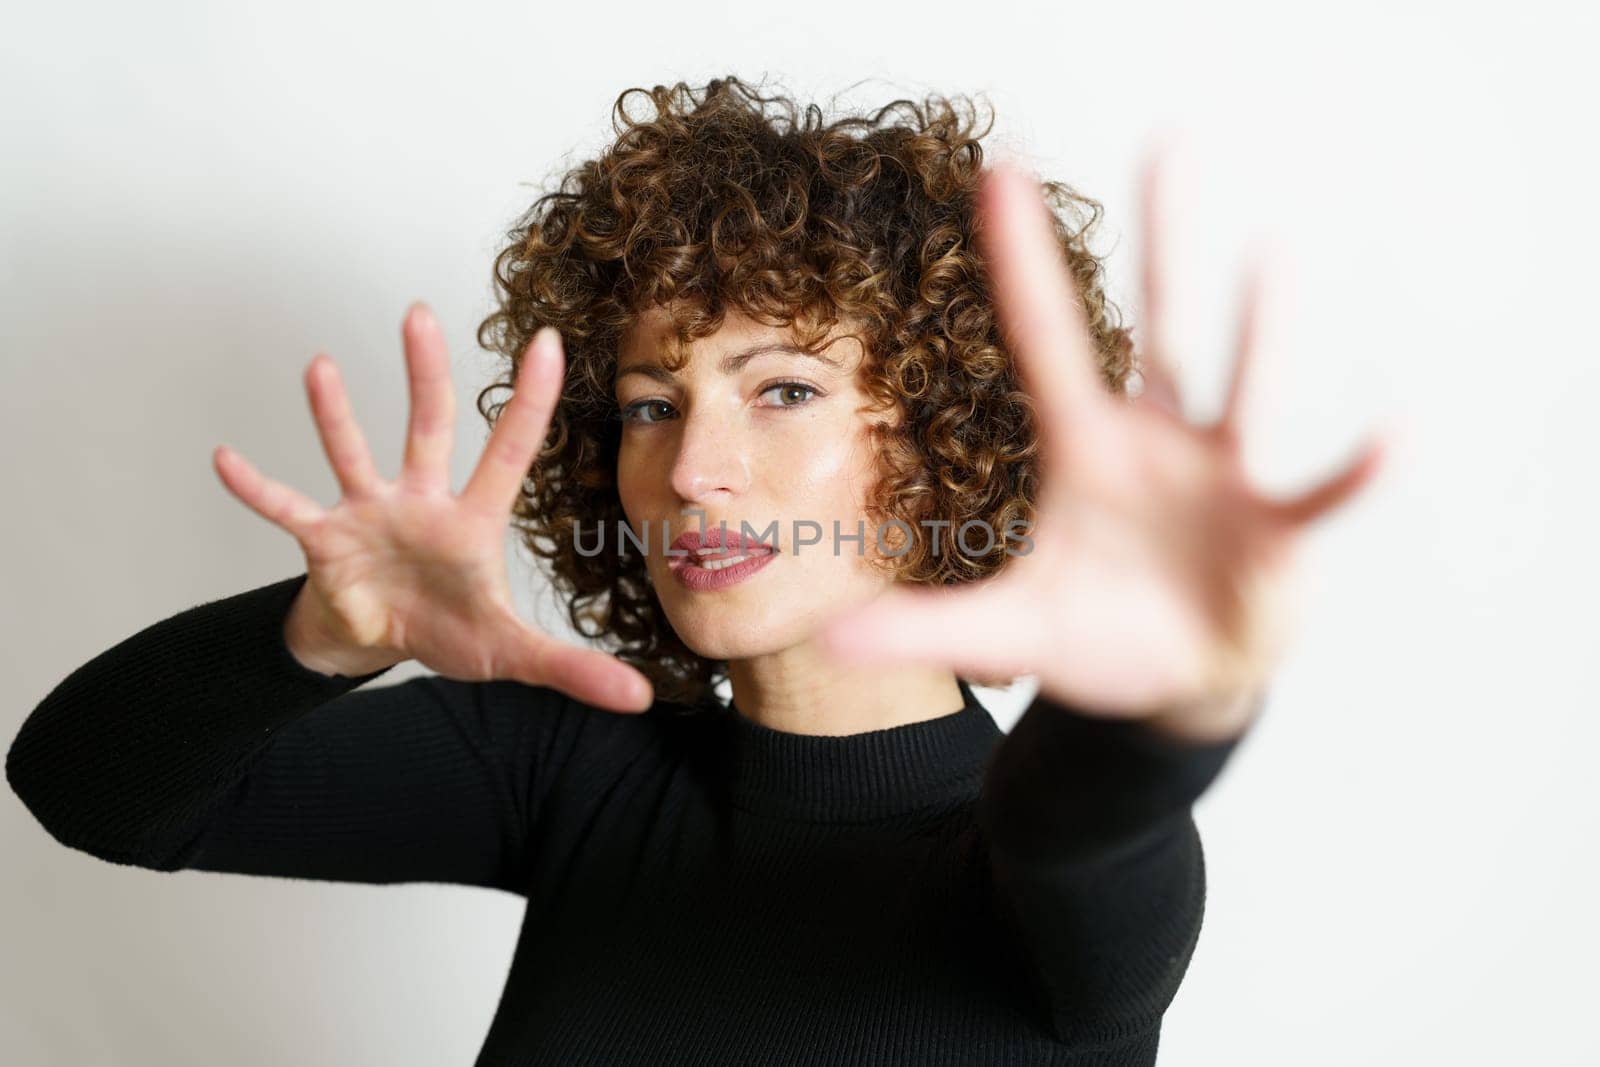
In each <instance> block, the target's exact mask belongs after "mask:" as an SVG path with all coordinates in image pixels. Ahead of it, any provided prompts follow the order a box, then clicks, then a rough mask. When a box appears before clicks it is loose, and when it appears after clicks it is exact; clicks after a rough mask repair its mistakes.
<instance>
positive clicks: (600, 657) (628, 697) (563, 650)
mask: <svg viewBox="0 0 1600 1067" xmlns="http://www.w3.org/2000/svg"><path fill="white" fill-rule="evenodd" d="M506 640H507V644H509V645H510V646H511V647H509V648H507V649H506V650H505V655H503V656H501V657H497V662H500V663H504V664H506V666H507V670H508V672H509V676H510V677H512V678H514V679H515V680H517V681H519V682H522V683H523V684H524V685H542V686H549V687H550V688H552V689H559V690H560V691H561V692H563V693H566V694H567V695H568V696H570V697H572V698H573V699H574V700H578V701H581V702H582V703H585V704H590V705H593V706H594V707H597V708H603V709H605V710H607V711H617V712H641V711H645V710H648V709H649V708H650V706H651V705H652V704H653V703H654V702H655V690H654V687H653V686H652V685H651V684H650V680H649V679H648V678H646V677H645V676H644V674H642V673H641V672H640V671H639V670H638V669H637V668H635V667H632V666H630V665H628V664H626V663H624V662H622V661H621V660H620V659H618V658H617V657H615V656H613V655H611V654H609V653H606V652H601V651H599V650H598V649H593V648H584V647H582V646H579V645H576V644H571V643H569V642H566V641H560V640H557V639H556V638H554V637H551V636H550V635H549V634H546V633H541V632H540V631H538V630H535V629H533V628H532V627H530V626H527V625H526V624H523V623H521V622H520V620H519V623H518V626H517V627H516V629H515V630H514V631H508V633H507V638H506Z"/></svg>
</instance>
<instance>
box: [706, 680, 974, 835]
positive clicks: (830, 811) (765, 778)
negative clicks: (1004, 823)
mask: <svg viewBox="0 0 1600 1067" xmlns="http://www.w3.org/2000/svg"><path fill="white" fill-rule="evenodd" d="M957 682H958V683H959V685H960V687H961V698H962V707H961V709H960V710H959V711H955V712H951V713H949V714H946V715H940V716H937V717H935V718H932V719H924V720H921V721H920V722H911V723H903V724H901V725H899V726H890V727H887V728H884V729H881V730H867V731H864V732H861V733H854V734H845V735H842V736H829V735H821V734H797V733H789V732H787V731H783V730H774V729H772V728H771V727H769V726H764V725H762V724H760V723H757V722H755V721H753V720H751V719H747V718H745V716H744V715H743V714H741V713H740V712H739V710H738V708H737V706H735V705H734V704H732V703H731V702H730V703H729V704H728V705H727V706H726V709H725V714H724V715H723V716H721V718H722V720H723V722H724V734H723V736H724V739H725V742H726V746H727V747H726V748H725V750H724V751H725V755H726V757H727V761H728V762H727V764H726V772H727V773H726V778H725V782H726V785H727V788H728V795H729V800H730V801H731V802H732V803H733V804H734V806H735V807H739V808H743V809H745V810H747V811H756V812H761V813H763V814H769V815H777V816H781V817H785V818H792V819H801V820H805V821H812V822H864V821H867V820H871V819H880V818H887V817H892V816H895V815H903V814H908V813H911V812H914V811H918V810H922V809H926V808H932V807H936V806H944V805H948V804H951V803H954V802H957V801H959V800H962V799H970V798H972V797H975V796H976V795H977V786H978V784H979V782H980V781H981V779H982V776H983V771H984V769H985V766H986V762H987V758H988V756H989V755H990V754H991V753H992V752H993V750H994V748H995V746H996V744H997V743H998V742H999V740H1000V739H1001V738H1002V737H1004V736H1005V734H1004V732H1003V731H1002V730H1001V729H1000V728H999V726H998V725H996V724H995V721H994V717H993V716H992V715H990V714H989V711H988V709H987V708H985V707H984V706H983V705H982V704H981V703H980V702H979V701H978V698H977V697H976V696H975V695H974V694H973V692H972V687H971V686H969V685H968V684H967V683H966V682H965V681H964V680H962V679H957Z"/></svg>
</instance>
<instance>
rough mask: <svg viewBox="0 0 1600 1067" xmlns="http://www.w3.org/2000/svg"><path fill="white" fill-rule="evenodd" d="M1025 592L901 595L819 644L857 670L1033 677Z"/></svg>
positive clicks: (977, 589) (839, 622) (835, 622)
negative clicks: (905, 668) (899, 667)
mask: <svg viewBox="0 0 1600 1067" xmlns="http://www.w3.org/2000/svg"><path fill="white" fill-rule="evenodd" d="M1017 596H1018V590H1015V589H1013V588H1012V586H1011V584H1010V583H1005V582H1004V581H1003V580H1002V579H991V580H990V581H988V582H985V583H982V584H978V585H968V586H962V587H959V588H955V589H952V588H948V587H942V588H922V589H910V588H894V589H891V590H889V591H888V592H885V593H883V594H882V595H880V596H878V597H877V598H876V599H873V600H871V601H868V602H867V603H866V604H865V605H863V606H860V607H856V608H853V609H849V610H846V611H845V612H843V613H841V614H839V615H836V616H835V617H834V618H833V619H832V620H830V621H829V622H828V623H826V624H825V625H824V626H823V628H822V630H821V631H820V633H819V642H820V644H821V645H822V648H823V650H824V651H825V652H827V653H828V654H829V655H831V656H833V657H835V658H836V659H838V660H840V661H842V662H845V663H853V664H865V663H875V664H892V663H907V664H938V665H940V666H948V667H950V668H952V669H954V670H956V671H958V672H963V673H972V674H980V675H981V674H993V675H1004V674H1026V673H1029V672H1030V671H1032V670H1034V669H1035V666H1033V664H1036V659H1035V657H1034V655H1033V645H1034V644H1035V643H1036V641H1035V638H1036V636H1037V635H1035V634H1032V633H1030V632H1028V631H1027V629H1026V628H1025V627H1022V628H1019V626H1018V621H1019V620H1022V619H1026V618H1027V617H1028V615H1027V613H1026V611H1025V610H1023V609H1024V607H1025V605H1021V604H1018V603H1016V598H1017Z"/></svg>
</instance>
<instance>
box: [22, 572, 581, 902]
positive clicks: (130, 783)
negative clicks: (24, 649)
mask: <svg viewBox="0 0 1600 1067" xmlns="http://www.w3.org/2000/svg"><path fill="white" fill-rule="evenodd" d="M305 580H306V576H305V575H304V574H301V575H299V576H297V577H294V578H290V579H286V580H284V581H280V582H275V583H273V584H271V585H267V586H263V587H261V588H258V589H254V590H250V591H248V592H245V593H241V594H238V595H235V596H231V597H228V598H225V599H222V600H217V601H212V602H210V603H206V604H203V605H200V606H197V607H194V608H190V609H188V610H186V611H183V612H180V613H178V614H176V615H174V616H172V617H170V618H167V619H165V620H162V621H161V622H158V623H156V624H154V625H152V626H150V627H147V628H146V629H145V630H142V631H140V632H139V633H137V634H135V635H133V636H132V637H130V638H128V639H127V640H125V641H123V642H121V643H120V644H118V645H116V646H115V647H113V648H111V649H109V650H107V651H106V652H103V653H101V654H100V655H99V656H97V657H95V658H94V659H93V660H90V661H89V662H88V663H86V664H85V665H84V666H82V667H80V668H79V669H78V670H76V671H74V672H73V673H72V674H71V675H70V676H68V677H67V678H66V679H65V680H64V681H63V682H62V683H61V684H60V685H58V686H57V687H56V688H55V689H54V690H53V691H52V692H51V693H50V694H49V695H48V696H47V697H46V698H45V699H44V700H43V701H42V702H41V703H40V704H39V705H38V707H36V708H35V709H34V711H33V712H32V713H31V714H30V715H29V716H28V718H27V720H26V721H25V722H24V723H23V725H22V728H21V730H20V731H19V733H18V734H17V737H16V739H15V741H14V742H13V743H12V745H11V747H10V750H9V751H8V753H7V756H6V778H7V781H8V782H9V783H10V784H11V787H12V789H13V790H14V791H15V792H16V793H17V795H18V796H19V797H20V798H21V799H22V801H23V803H24V804H25V805H26V806H27V807H28V809H29V810H30V811H32V812H33V814H34V816H35V817H36V818H37V819H38V820H39V822H40V823H41V824H42V825H43V826H44V827H45V829H46V830H48V831H49V832H50V833H51V835H52V836H54V837H55V838H56V839H57V840H58V841H60V842H62V843H63V844H66V845H68V846H70V847H73V848H76V849H79V850H81V851H84V852H87V853H89V854H90V855H93V856H96V857H98V858H101V859H104V860H108V861H111V862H115V863H122V864H128V865H133V866H140V867H146V868H151V869H154V870H167V871H170V870H178V869H182V868H191V869H198V870H213V871H233V872H239V873H246V874H270V875H282V876H286V877H298V878H319V879H332V880H339V881H357V882H373V883H387V882H408V881H437V882H457V883H464V884H470V885H481V886H492V887H495V888H500V889H505V890H508V891H511V892H526V888H525V885H524V878H523V875H524V872H523V856H524V846H525V842H526V840H527V836H528V821H529V818H530V812H531V811H532V810H533V805H534V803H535V802H536V798H535V796H534V785H535V782H536V780H537V779H538V777H539V775H538V768H537V764H538V762H539V761H538V759H537V758H536V757H537V756H538V754H539V753H540V752H545V751H547V749H548V746H546V745H542V744H540V743H539V735H540V733H541V731H545V730H548V729H551V728H552V723H553V720H554V719H555V718H556V715H557V712H558V709H560V708H564V707H567V706H569V702H568V701H567V699H566V698H565V697H563V696H562V695H561V694H559V693H557V692H556V691H554V690H551V689H546V688H542V687H531V686H522V685H518V684H514V683H509V682H505V683H502V682H494V683H468V682H461V681H456V680H453V679H449V678H445V677H442V676H431V677H422V678H415V679H412V680H409V681H406V682H403V683H400V684H398V685H392V686H386V687H380V688H373V689H364V690H356V687H357V686H359V685H361V684H362V683H363V682H366V681H369V680H371V679H373V678H376V677H377V676H378V675H380V674H382V673H384V671H383V670H379V671H374V672H372V673H371V674H366V675H362V676H359V677H355V678H347V677H344V676H339V675H332V676H330V675H324V674H320V673H318V672H316V671H313V670H310V669H308V668H307V667H305V666H303V665H302V664H301V663H300V662H299V661H298V660H296V659H295V658H294V656H293V654H292V653H291V652H290V651H289V649H288V647H287V644H286V642H285V638H284V623H285V620H286V617H287V613H288V611H289V607H290V605H291V603H292V602H293V601H294V598H295V595H296V593H297V592H298V591H299V589H300V587H301V586H302V585H303V584H304V582H305ZM386 669H387V668H385V670H386ZM491 686H492V687H501V688H507V689H513V690H515V691H516V692H515V693H514V694H498V696H499V697H500V698H499V699H492V700H486V699H485V696H486V690H487V689H488V688H489V687H491Z"/></svg>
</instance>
